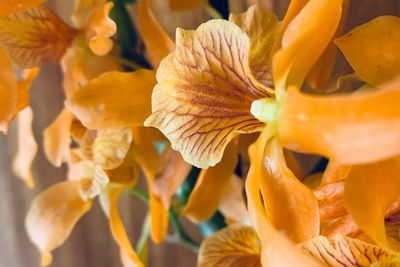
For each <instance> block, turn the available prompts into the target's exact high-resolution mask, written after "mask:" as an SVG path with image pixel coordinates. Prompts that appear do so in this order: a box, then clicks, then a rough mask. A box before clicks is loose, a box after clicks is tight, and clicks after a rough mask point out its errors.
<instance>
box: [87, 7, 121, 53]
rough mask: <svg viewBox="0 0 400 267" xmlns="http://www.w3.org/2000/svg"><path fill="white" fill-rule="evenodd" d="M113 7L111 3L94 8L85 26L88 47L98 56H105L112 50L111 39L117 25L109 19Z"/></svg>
mask: <svg viewBox="0 0 400 267" xmlns="http://www.w3.org/2000/svg"><path fill="white" fill-rule="evenodd" d="M113 6H114V4H113V3H112V2H107V3H104V4H102V5H99V6H97V7H94V8H93V10H92V12H91V16H90V21H89V25H87V29H86V36H87V38H88V39H89V47H90V49H91V50H92V52H93V53H94V54H96V55H98V56H105V55H107V54H108V53H109V52H110V51H111V49H112V48H113V41H112V40H111V37H112V36H113V35H114V34H115V32H116V31H117V25H116V24H115V22H114V21H113V20H112V19H110V18H109V13H110V11H111V9H112V8H113Z"/></svg>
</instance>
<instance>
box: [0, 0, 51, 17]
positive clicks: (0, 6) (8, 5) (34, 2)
mask: <svg viewBox="0 0 400 267" xmlns="http://www.w3.org/2000/svg"><path fill="white" fill-rule="evenodd" d="M45 1H46V0H2V1H1V3H0V16H5V15H8V14H11V13H16V12H20V11H23V10H24V9H28V8H31V7H35V6H38V5H40V4H41V3H43V2H45Z"/></svg>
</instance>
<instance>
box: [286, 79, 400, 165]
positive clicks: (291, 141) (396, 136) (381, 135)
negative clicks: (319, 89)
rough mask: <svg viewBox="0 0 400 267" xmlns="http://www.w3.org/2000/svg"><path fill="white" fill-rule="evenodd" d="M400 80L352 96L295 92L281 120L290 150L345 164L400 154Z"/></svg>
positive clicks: (290, 96) (371, 160)
mask: <svg viewBox="0 0 400 267" xmlns="http://www.w3.org/2000/svg"><path fill="white" fill-rule="evenodd" d="M399 97H400V79H396V80H393V81H391V82H389V83H387V84H385V85H382V86H381V88H379V89H376V90H369V91H360V92H357V93H354V94H351V95H333V96H316V95H307V94H303V93H300V92H298V91H297V90H296V89H290V90H289V91H288V93H287V95H286V98H285V103H284V104H283V105H282V109H281V111H280V118H279V137H280V142H281V144H283V145H284V146H285V147H287V148H289V149H292V150H296V151H302V152H306V153H312V154H320V155H324V156H327V157H328V158H330V159H332V160H334V161H336V162H337V163H339V164H343V165H351V164H362V163H369V162H374V161H377V160H382V159H385V158H389V157H391V156H395V155H399V154H400V105H398V101H396V99H399Z"/></svg>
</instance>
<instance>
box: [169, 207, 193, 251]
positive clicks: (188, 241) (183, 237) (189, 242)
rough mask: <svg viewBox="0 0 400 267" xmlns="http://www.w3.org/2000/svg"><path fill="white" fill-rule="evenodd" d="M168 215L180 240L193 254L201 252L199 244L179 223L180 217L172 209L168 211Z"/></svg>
mask: <svg viewBox="0 0 400 267" xmlns="http://www.w3.org/2000/svg"><path fill="white" fill-rule="evenodd" d="M168 214H169V220H170V222H171V225H172V227H173V228H174V230H175V232H176V233H177V235H178V237H179V240H180V241H181V242H182V243H183V244H184V245H185V246H187V247H188V248H190V249H191V250H192V251H193V252H195V253H197V252H198V251H199V244H198V243H197V242H196V241H195V240H193V239H192V238H191V237H190V236H189V235H188V234H187V233H186V232H185V230H184V229H183V227H182V225H181V223H180V222H179V218H178V215H177V214H176V213H175V212H174V211H173V210H172V209H169V210H168Z"/></svg>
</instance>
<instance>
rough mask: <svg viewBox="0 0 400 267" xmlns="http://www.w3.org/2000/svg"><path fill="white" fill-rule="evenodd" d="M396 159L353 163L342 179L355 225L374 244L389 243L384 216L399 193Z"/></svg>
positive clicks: (399, 162) (399, 163) (399, 172)
mask: <svg viewBox="0 0 400 267" xmlns="http://www.w3.org/2000/svg"><path fill="white" fill-rule="evenodd" d="M398 177H400V158H395V159H390V160H386V161H382V162H378V163H374V164H369V165H360V166H353V168H352V169H351V171H350V173H349V175H348V178H347V179H346V181H345V189H344V202H345V205H346V208H347V210H348V212H349V213H350V215H351V217H352V218H353V219H354V221H355V222H356V223H357V225H358V226H359V227H360V228H361V229H362V230H363V231H364V232H365V233H366V234H367V235H368V236H369V237H370V238H371V239H372V240H374V241H375V242H376V243H378V244H379V245H383V246H389V244H388V241H387V238H386V232H385V224H384V218H385V214H386V210H387V209H388V208H389V207H390V205H391V204H392V203H393V202H395V201H396V200H397V198H398V197H399V195H400V180H399V179H398Z"/></svg>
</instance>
